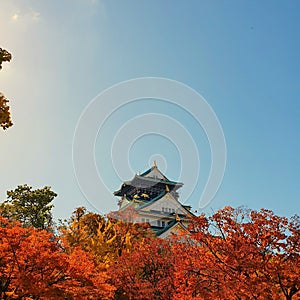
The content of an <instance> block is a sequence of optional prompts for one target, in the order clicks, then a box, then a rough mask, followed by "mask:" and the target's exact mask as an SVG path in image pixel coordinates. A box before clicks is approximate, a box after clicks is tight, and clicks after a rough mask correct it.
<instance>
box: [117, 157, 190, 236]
mask: <svg viewBox="0 0 300 300" xmlns="http://www.w3.org/2000/svg"><path fill="white" fill-rule="evenodd" d="M182 186H183V183H181V182H175V181H171V180H169V179H168V178H167V177H166V176H165V175H164V174H163V173H162V172H161V171H160V170H159V169H158V167H157V165H156V162H154V164H153V166H152V167H151V168H150V169H148V170H147V171H145V172H144V173H142V174H140V175H135V176H134V177H133V179H132V180H130V181H126V182H124V183H123V184H122V186H121V188H120V189H119V190H118V191H115V192H114V195H115V196H118V197H120V198H119V202H118V204H119V211H120V212H122V211H126V210H127V209H129V208H134V209H135V210H136V212H137V214H136V216H134V220H132V221H133V222H135V223H149V224H150V226H151V228H152V230H154V231H155V233H156V235H157V236H159V237H162V238H166V237H168V236H169V235H170V234H171V233H176V232H178V231H182V230H186V228H187V226H188V223H189V220H190V218H191V217H192V216H193V214H192V212H191V211H190V209H191V207H190V206H188V205H182V204H181V203H180V202H179V200H178V198H179V194H178V192H177V190H178V189H179V188H181V187H182Z"/></svg>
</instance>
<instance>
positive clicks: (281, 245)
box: [0, 207, 300, 300]
mask: <svg viewBox="0 0 300 300" xmlns="http://www.w3.org/2000/svg"><path fill="white" fill-rule="evenodd" d="M60 229H61V234H60V235H59V236H58V237H54V236H53V234H52V233H49V232H47V231H45V230H41V229H38V228H34V227H24V226H22V225H21V224H20V223H18V222H15V221H9V220H7V219H5V218H3V217H2V218H1V226H0V245H1V246H0V296H1V299H157V300H158V299H220V300H221V299H234V300H241V299H264V300H265V299H275V300H276V299H287V300H291V299H300V291H299V290H300V277H299V276H298V274H300V221H299V217H297V216H295V217H293V218H291V219H287V218H284V217H278V216H276V215H274V213H273V212H272V211H269V210H265V209H262V210H261V211H259V212H257V211H250V210H248V211H247V210H245V209H233V208H231V207H225V208H224V209H222V210H220V211H218V212H217V213H215V214H214V215H213V216H211V217H207V216H205V215H201V216H199V217H196V218H195V219H194V220H192V223H191V228H190V229H191V233H190V234H188V235H184V234H182V235H180V236H173V237H171V238H170V239H169V240H161V239H159V238H154V237H153V236H152V235H151V234H150V232H149V228H147V227H143V226H139V225H137V224H131V223H123V222H121V221H115V220H113V219H110V218H107V217H103V216H101V215H98V214H95V213H88V212H86V210H85V209H84V208H78V209H77V210H76V211H75V212H74V214H73V215H72V216H71V218H70V219H69V221H68V222H66V223H64V224H63V225H62V226H61V228H60Z"/></svg>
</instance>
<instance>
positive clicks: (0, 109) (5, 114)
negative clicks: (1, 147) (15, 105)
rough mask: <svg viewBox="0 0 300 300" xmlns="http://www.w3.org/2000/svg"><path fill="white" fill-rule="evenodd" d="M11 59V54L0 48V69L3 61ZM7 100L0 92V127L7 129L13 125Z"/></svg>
mask: <svg viewBox="0 0 300 300" xmlns="http://www.w3.org/2000/svg"><path fill="white" fill-rule="evenodd" d="M11 59H12V55H11V54H10V53H9V52H8V51H7V50H4V49H2V48H0V70H1V69H2V63H3V62H9V61H10V60H11ZM8 102H9V101H8V100H7V99H6V97H5V96H4V95H3V94H2V93H1V92H0V126H1V127H2V129H4V130H5V129H7V128H9V127H11V126H12V125H13V123H12V120H11V116H10V111H9V105H8Z"/></svg>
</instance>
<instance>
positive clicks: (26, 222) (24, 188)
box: [0, 184, 57, 229]
mask: <svg viewBox="0 0 300 300" xmlns="http://www.w3.org/2000/svg"><path fill="white" fill-rule="evenodd" d="M56 196H57V194H56V193H55V192H53V191H52V190H51V188H50V187H48V186H45V187H44V188H42V189H36V190H33V189H32V187H30V186H28V185H27V184H24V185H19V186H18V187H17V188H16V189H15V190H12V191H8V192H7V197H8V198H7V200H5V201H4V203H2V204H1V205H0V209H1V211H2V215H3V216H5V217H8V218H9V219H11V220H15V221H19V222H21V224H22V225H23V226H26V227H30V226H33V227H35V228H40V229H47V228H50V227H51V226H52V212H51V210H52V208H53V204H52V201H53V200H54V198H55V197H56Z"/></svg>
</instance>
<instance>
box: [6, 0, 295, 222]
mask: <svg viewBox="0 0 300 300" xmlns="http://www.w3.org/2000/svg"><path fill="white" fill-rule="evenodd" d="M299 35H300V3H299V1H286V2H282V1H264V2H263V3H262V2H261V1H188V2H186V1H151V2H150V1H122V2H121V1H118V2H117V1H100V0H99V1H97V0H94V1H93V0H72V1H70V0H65V1H35V0H31V1H29V0H28V1H26V0H24V1H14V0H1V2H0V47H3V48H5V49H7V50H9V51H11V53H12V54H13V61H12V62H11V63H10V64H5V65H4V67H3V70H2V71H1V72H0V90H1V91H2V92H3V93H4V94H5V95H6V96H7V98H9V99H11V112H12V116H13V121H14V126H13V127H12V128H11V129H9V130H7V131H5V132H0V139H1V148H0V157H1V175H0V182H1V185H0V198H1V199H3V200H4V199H5V196H6V191H7V190H11V189H14V188H15V187H16V186H17V185H18V184H23V183H28V184H29V185H31V186H33V187H35V188H37V187H42V186H45V185H50V186H51V187H52V188H53V190H54V191H56V192H57V193H58V195H59V196H58V197H57V199H56V200H55V206H56V207H55V210H54V214H55V217H56V218H65V217H68V216H69V215H70V214H71V212H72V211H73V210H74V209H75V208H76V207H78V206H82V205H83V206H86V207H87V208H88V209H90V210H95V208H93V206H92V205H91V204H90V203H92V204H93V205H94V206H96V209H97V210H98V211H101V212H108V211H109V210H110V209H116V202H117V201H116V199H114V198H113V196H107V194H105V193H103V194H99V199H88V200H89V201H87V200H86V199H85V197H84V196H83V194H82V193H81V191H80V188H79V186H78V184H77V181H76V177H75V174H74V170H73V163H72V144H73V136H74V132H75V128H76V124H77V123H78V120H79V118H80V115H81V114H82V112H83V111H84V109H85V107H86V106H87V105H88V104H89V103H90V102H91V100H92V99H93V98H94V97H95V96H97V95H98V94H99V93H100V92H102V91H103V90H104V89H107V88H109V87H110V86H112V85H114V84H117V83H119V82H121V81H124V80H129V79H134V78H138V77H148V76H151V77H152V76H154V77H163V78H169V79H173V80H176V81H179V82H182V83H184V84H186V85H188V86H190V87H191V88H193V89H195V90H196V91H197V92H199V93H200V94H201V95H202V96H203V97H204V98H205V99H206V101H207V102H208V103H209V104H210V105H211V107H212V108H213V110H214V111H215V113H216V115H217V116H218V118H219V121H220V123H221V125H222V128H223V132H224V136H225V139H226V144H227V165H226V171H225V176H224V178H223V182H222V185H221V188H220V189H219V191H218V193H217V195H216V197H215V198H214V199H213V201H212V202H211V203H210V204H209V205H208V206H207V207H206V208H205V211H207V212H209V213H210V212H211V211H212V210H217V209H218V208H221V207H224V206H225V205H232V206H235V207H236V206H240V205H245V206H247V207H249V208H253V209H259V208H261V207H264V208H268V209H272V210H274V211H275V213H277V214H280V215H287V216H290V215H293V214H295V213H297V214H299V211H300V201H299V200H300V197H299V196H300V192H299V188H298V186H299V179H300V175H299V174H300V170H299V169H300V168H299V166H300V161H299V153H300V138H299V137H300V134H299V129H300V120H299V115H300V104H299V95H300V92H299V86H300V72H299V70H300V60H299V53H300V40H299ZM186 101H189V99H186ZM104 105H106V104H104ZM150 113H156V114H159V113H160V114H165V115H169V116H170V117H172V118H174V119H176V120H177V121H178V122H179V123H180V124H182V126H183V127H184V128H186V129H187V130H188V132H189V133H190V135H191V136H192V138H193V140H194V141H195V144H196V146H197V149H198V151H199V155H200V160H201V168H200V174H198V175H199V176H198V177H197V179H198V182H197V187H196V188H195V190H194V192H193V194H192V195H191V197H190V198H189V199H185V195H187V194H188V191H187V190H185V189H189V184H188V183H189V182H191V181H193V179H194V177H195V176H194V170H192V169H191V172H190V174H185V176H184V177H183V178H180V179H182V181H184V183H185V187H183V188H182V192H181V196H182V199H181V200H182V201H186V200H187V203H190V204H192V205H193V206H194V207H196V206H197V203H198V199H199V197H200V195H201V192H202V189H203V187H204V185H205V182H206V179H207V177H208V173H209V166H210V160H211V157H210V150H209V144H208V142H207V138H206V137H205V134H204V132H203V130H202V129H201V128H199V126H198V125H197V123H196V122H195V120H193V119H192V118H190V117H189V116H188V115H187V114H186V112H184V111H182V110H181V111H180V110H179V109H177V108H176V107H174V106H168V105H167V104H165V103H161V102H155V101H152V100H151V99H150V100H149V99H148V100H146V99H145V100H144V101H141V102H138V103H131V104H130V105H127V106H125V107H123V108H121V109H119V110H117V111H115V112H114V114H112V115H111V117H110V119H108V120H107V122H106V123H105V125H104V126H103V128H102V129H101V130H102V131H99V135H98V136H97V137H96V141H95V157H96V164H97V168H98V169H99V170H100V172H101V174H102V175H101V176H102V178H103V181H105V184H106V185H107V187H108V189H109V190H111V191H110V192H111V193H112V192H113V191H114V190H116V189H118V188H119V186H120V184H121V179H122V178H119V177H118V176H116V172H115V171H114V170H113V169H112V162H111V156H110V147H111V143H112V139H113V137H115V136H116V134H117V132H118V130H119V129H120V128H122V126H123V125H124V124H128V122H130V121H131V120H132V119H133V118H135V117H138V116H139V115H141V114H150ZM139 126H143V125H142V123H141V124H140V125H139ZM142 128H143V127H142ZM170 130H172V129H170ZM170 132H171V131H170ZM179 138H181V136H179ZM122 139H123V140H124V143H125V142H128V141H126V136H122V137H121V141H122ZM183 139H184V137H182V140H183ZM129 144H130V143H129ZM176 146H177V148H176ZM183 146H184V145H183V144H180V145H174V143H172V141H170V140H168V137H162V136H159V135H151V134H148V135H145V136H144V137H143V138H140V139H138V140H137V141H132V142H131V144H130V147H129V148H126V147H124V149H122V147H119V149H118V151H116V155H117V157H115V158H114V162H117V161H118V160H120V157H122V155H123V153H124V155H125V153H126V155H127V153H128V151H129V159H128V161H129V164H130V165H131V168H132V169H133V170H134V171H135V172H139V171H144V170H145V169H147V168H148V166H149V164H148V163H149V160H150V161H151V159H153V158H155V157H157V159H158V160H159V162H160V164H161V167H162V169H164V170H165V171H166V174H167V176H168V177H170V179H174V180H177V179H178V178H179V177H180V168H181V165H182V164H183V165H189V164H193V161H189V160H188V157H184V159H183V160H182V158H181V157H180V153H181V152H183V148H182V147H183ZM123 150H124V151H123ZM155 154H158V156H157V155H156V156H155ZM118 155H119V156H118ZM126 155H125V156H124V157H125V158H124V159H127V156H126ZM191 159H192V158H191ZM116 168H118V166H116ZM119 173H122V176H123V177H127V178H126V179H130V178H131V177H132V176H133V174H132V173H131V172H130V170H128V169H124V170H119ZM95 184H98V183H95ZM100 185H101V183H99V186H100ZM108 195H110V194H108ZM103 198H105V199H103Z"/></svg>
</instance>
